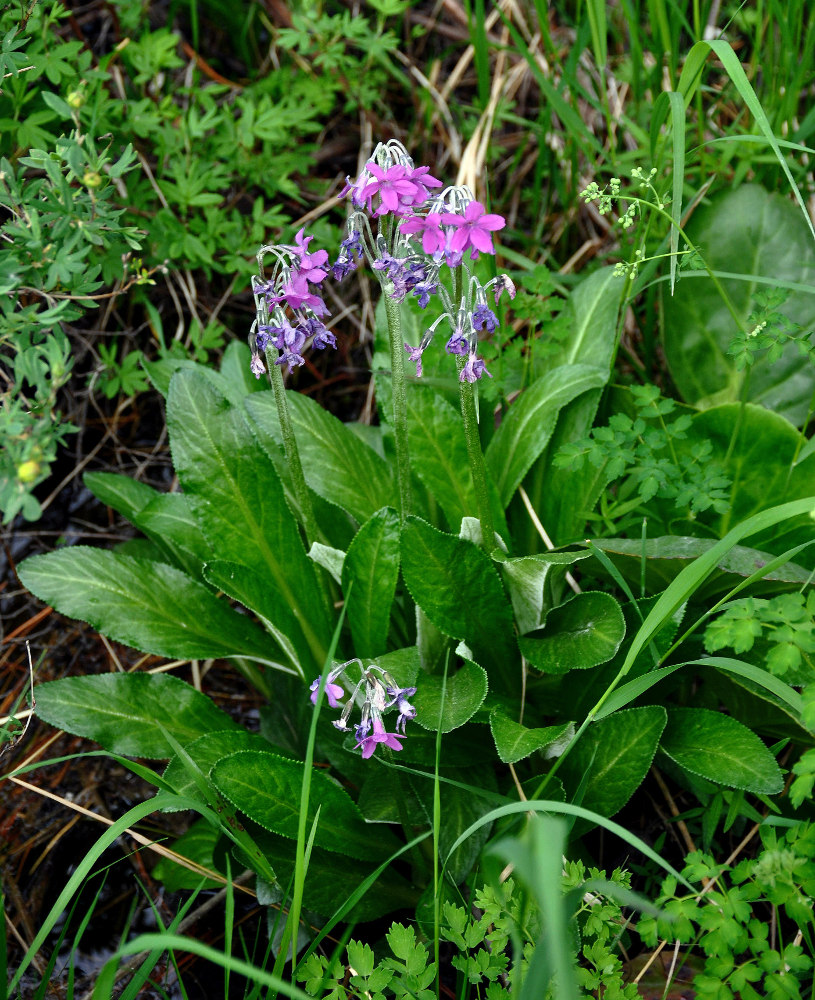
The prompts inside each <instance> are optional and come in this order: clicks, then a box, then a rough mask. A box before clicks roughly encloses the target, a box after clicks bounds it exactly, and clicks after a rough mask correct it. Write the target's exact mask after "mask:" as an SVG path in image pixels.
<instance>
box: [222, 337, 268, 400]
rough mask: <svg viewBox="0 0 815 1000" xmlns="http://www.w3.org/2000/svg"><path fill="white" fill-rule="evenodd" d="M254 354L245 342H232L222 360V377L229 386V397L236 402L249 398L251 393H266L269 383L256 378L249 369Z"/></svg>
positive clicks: (227, 346)
mask: <svg viewBox="0 0 815 1000" xmlns="http://www.w3.org/2000/svg"><path fill="white" fill-rule="evenodd" d="M251 360H252V352H251V351H250V350H249V345H248V344H247V343H246V341H244V340H230V341H229V343H228V344H227V345H226V349H225V350H224V356H223V358H222V359H221V375H222V376H223V378H224V379H225V380H226V384H227V386H228V391H227V395H228V396H229V398H230V399H231V400H232V401H233V402H235V401H237V400H241V399H243V398H244V397H245V396H248V395H249V393H250V392H264V391H265V390H266V389H267V388H268V382H267V381H266V379H263V378H255V376H254V375H253V374H252V371H251V369H250V367H249V365H250V362H251Z"/></svg>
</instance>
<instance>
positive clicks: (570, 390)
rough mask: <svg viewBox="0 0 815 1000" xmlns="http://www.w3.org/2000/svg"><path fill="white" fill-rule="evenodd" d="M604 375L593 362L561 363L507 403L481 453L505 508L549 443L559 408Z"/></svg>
mask: <svg viewBox="0 0 815 1000" xmlns="http://www.w3.org/2000/svg"><path fill="white" fill-rule="evenodd" d="M607 377H608V375H607V372H606V371H605V370H604V369H603V368H599V367H597V366H595V365H588V364H574V363H571V364H567V365H562V366H561V367H560V368H555V369H554V370H552V371H550V372H548V373H547V374H546V375H544V376H543V377H542V378H539V379H538V380H537V381H536V382H534V383H533V384H532V385H531V386H530V387H529V388H528V389H527V390H526V391H525V392H523V393H521V395H520V396H519V397H518V399H517V400H515V402H514V403H513V404H512V405H511V406H510V408H509V410H508V412H507V414H506V415H505V416H504V418H503V420H502V421H501V426H500V427H499V428H498V430H497V431H496V433H495V435H494V437H493V439H492V440H491V441H490V443H489V446H488V447H487V450H486V453H485V455H484V460H485V462H486V464H487V470H488V471H489V473H490V475H491V476H492V478H493V480H494V481H495V483H496V485H497V486H498V492H499V493H500V496H501V502H502V503H503V505H504V507H506V506H507V504H508V503H509V501H510V500H511V499H512V496H513V494H514V493H515V491H516V490H517V488H518V486H519V485H520V483H521V480H522V479H523V478H524V476H525V475H526V473H527V472H528V471H529V469H530V468H531V467H532V464H533V462H534V461H535V459H537V458H538V456H539V455H540V454H541V452H542V451H543V450H544V448H545V447H546V445H547V443H548V442H549V438H550V437H551V436H552V432H553V431H554V429H555V423H556V421H557V417H558V414H559V413H560V411H561V409H562V408H563V407H564V406H565V405H566V404H567V403H570V402H571V401H572V400H573V399H575V398H576V397H578V396H580V395H582V394H583V393H584V392H588V391H589V390H590V389H598V388H600V387H601V386H603V385H604V384H605V382H606V379H607Z"/></svg>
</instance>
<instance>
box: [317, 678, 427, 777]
mask: <svg viewBox="0 0 815 1000" xmlns="http://www.w3.org/2000/svg"><path fill="white" fill-rule="evenodd" d="M352 663H358V664H359V665H360V669H362V677H361V678H360V680H359V681H358V682H357V684H356V685H355V687H354V689H353V692H352V694H351V696H350V698H348V700H347V702H346V703H345V707H344V708H343V710H342V715H340V717H339V719H335V720H334V721H333V725H334V726H335V727H336V728H337V729H339V731H340V732H341V733H350V732H353V733H354V736H355V737H356V740H357V745H356V749H357V750H362V756H363V758H365V759H366V760H367V759H368V758H369V757H371V756H373V752H374V750H376V748H377V746H378V745H379V744H380V743H383V744H384V745H385V746H387V747H390V749H391V750H401V749H402V743H401V740H402V739H404V736H405V725H406V724H407V723H408V722H409V721H410V720H411V719H413V718H415V716H416V709H415V708H414V707H413V705H411V704H410V702H409V701H408V698H411V697H413V695H414V694H416V688H415V687H406V688H403V687H399V685H398V684H397V683H396V681H395V680H394V679H393V677H391V675H390V674H389V673H388V671H387V670H384V669H383V668H382V667H378V666H377V665H376V664H371V666H369V667H366V668H363V667H362V661H361V660H359V659H353V660H348V661H347V662H346V663H341V664H340V665H339V666H337V667H334V669H333V670H331V671H330V673H329V674H328V677H327V678H326V681H325V696H326V698H327V699H328V704H329V706H330V707H331V708H339V707H340V703H341V700H342V699H343V698H344V697H345V694H346V691H345V688H344V687H343V686H342V684H339V683H338V681H339V679H340V678H341V677H342V676H343V674H344V673H345V671H346V670H347V668H348V667H349V666H350V665H351V664H352ZM320 680H321V678H319V677H318V678H317V679H316V680H315V681H314V682H313V683H312V684H311V687H310V688H309V690H310V691H311V701H312V704H316V703H317V695H318V693H319V690H320ZM360 702H361V705H360V710H361V715H360V721H359V723H358V724H357V725H356V726H351V725H349V719H350V718H351V713H352V712H353V710H354V707H355V706H356V705H359V704H360ZM392 708H396V709H397V712H398V716H397V719H396V726H395V729H396V732H395V733H389V732H387V731H386V727H385V721H384V715H385V712H387V711H389V710H390V709H392Z"/></svg>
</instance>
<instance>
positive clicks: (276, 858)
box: [253, 819, 416, 920]
mask: <svg viewBox="0 0 815 1000" xmlns="http://www.w3.org/2000/svg"><path fill="white" fill-rule="evenodd" d="M324 821H325V820H324V819H323V820H322V822H324ZM360 822H361V824H362V825H364V823H362V821H360ZM381 829H382V828H381V827H377V828H374V830H373V832H369V834H368V836H369V837H371V841H373V837H374V834H375V835H376V836H378V834H379V832H380V830H381ZM253 836H254V839H255V841H256V843H257V844H258V845H259V846H260V847H261V849H262V850H263V853H264V855H265V857H266V859H267V860H268V861H269V863H270V864H271V865H272V867H273V868H274V870H275V872H276V874H277V879H278V883H279V884H280V885H284V886H285V885H290V884H291V883H292V881H293V879H294V845H293V844H292V842H291V841H290V840H287V839H285V838H283V837H278V836H276V835H275V834H273V833H268V832H266V831H262V830H261V831H258V832H257V834H255V833H254V832H253ZM388 836H390V835H388ZM394 843H396V842H394ZM398 846H399V845H398V843H396V847H397V848H398ZM372 868H373V864H372V863H370V862H368V863H366V861H355V860H354V859H353V858H352V857H349V856H348V855H347V854H336V853H334V851H326V850H323V849H322V848H320V847H317V846H315V847H314V848H313V849H312V851H311V855H310V856H309V861H308V870H307V872H306V881H305V885H304V886H303V902H304V905H305V906H306V907H308V909H309V910H310V911H312V912H313V913H319V914H321V915H328V914H334V913H335V912H336V911H337V909H338V908H339V907H340V906H341V905H342V904H343V903H344V902H345V901H346V900H347V899H350V898H351V896H352V895H353V893H354V892H355V890H357V889H358V888H359V886H360V885H361V884H362V882H363V881H364V880H365V879H366V878H367V877H368V876H369V875H370V874H371V871H372ZM415 905H416V891H415V890H414V889H412V888H411V886H410V885H409V883H408V882H407V881H406V880H405V879H404V878H402V876H400V875H397V874H396V873H395V872H394V871H393V870H392V869H391V868H387V869H386V870H385V871H384V872H383V873H382V875H380V877H379V878H378V879H377V880H376V882H374V884H373V886H372V887H371V888H370V889H369V890H368V892H367V893H366V894H365V895H364V896H363V897H362V899H361V900H360V901H359V902H358V903H357V904H356V906H355V907H354V908H353V909H352V910H351V911H350V915H349V914H346V916H347V917H349V919H350V920H375V919H376V918H377V917H381V916H382V915H383V914H385V913H389V912H391V911H392V910H398V909H403V908H412V907H415Z"/></svg>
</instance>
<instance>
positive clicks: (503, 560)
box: [493, 551, 591, 635]
mask: <svg viewBox="0 0 815 1000" xmlns="http://www.w3.org/2000/svg"><path fill="white" fill-rule="evenodd" d="M590 555H591V553H590V552H587V551H583V552H541V553H538V554H537V555H533V556H517V557H510V556H505V555H504V554H503V553H500V552H497V553H493V559H494V560H495V561H496V562H497V563H498V564H499V565H500V567H501V572H502V574H503V577H504V583H505V585H506V588H507V590H508V591H509V597H510V600H511V601H512V609H513V611H514V612H515V622H516V624H517V626H518V631H519V632H520V634H521V635H523V634H524V633H526V632H531V631H532V630H533V629H536V628H537V627H538V626H539V625H540V624H541V620H542V618H543V615H544V611H547V610H548V609H549V608H550V607H552V598H553V594H554V593H556V592H557V591H559V590H560V587H561V584H562V581H563V578H564V577H565V575H566V573H567V571H568V568H569V567H570V566H573V565H574V564H575V563H576V562H578V561H580V560H581V559H588V558H589V556H590Z"/></svg>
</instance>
